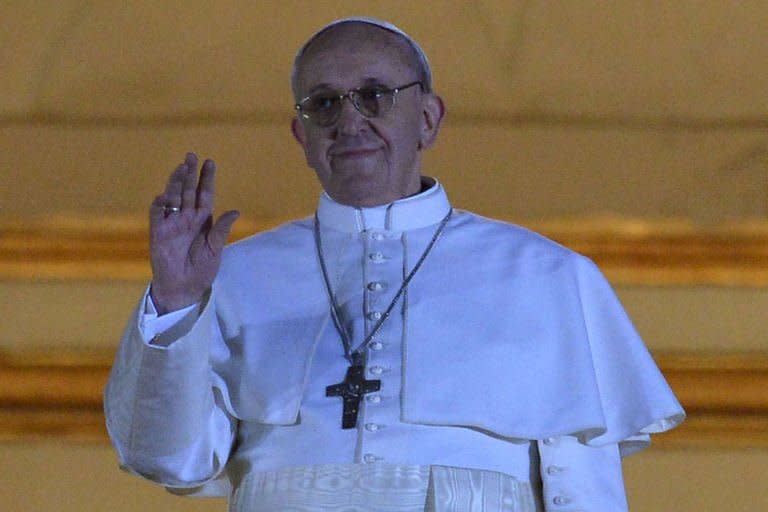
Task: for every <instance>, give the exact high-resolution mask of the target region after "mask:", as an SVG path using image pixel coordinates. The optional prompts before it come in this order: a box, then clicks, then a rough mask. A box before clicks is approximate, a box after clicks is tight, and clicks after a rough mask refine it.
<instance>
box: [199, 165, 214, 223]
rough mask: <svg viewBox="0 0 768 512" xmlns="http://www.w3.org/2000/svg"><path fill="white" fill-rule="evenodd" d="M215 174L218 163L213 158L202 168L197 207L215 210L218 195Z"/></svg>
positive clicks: (209, 210) (210, 210)
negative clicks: (215, 199)
mask: <svg viewBox="0 0 768 512" xmlns="http://www.w3.org/2000/svg"><path fill="white" fill-rule="evenodd" d="M215 175H216V164H215V163H213V160H206V161H205V162H204V163H203V168H202V169H201V170H200V183H199V184H198V185H197V207H198V208H200V209H202V210H205V211H208V212H212V211H213V203H214V198H215V195H216V187H215V180H214V177H215Z"/></svg>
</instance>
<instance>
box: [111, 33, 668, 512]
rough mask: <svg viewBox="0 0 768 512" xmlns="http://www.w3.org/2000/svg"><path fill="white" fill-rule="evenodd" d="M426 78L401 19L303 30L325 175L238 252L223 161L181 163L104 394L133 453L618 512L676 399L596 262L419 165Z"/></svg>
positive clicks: (480, 501) (303, 480)
mask: <svg viewBox="0 0 768 512" xmlns="http://www.w3.org/2000/svg"><path fill="white" fill-rule="evenodd" d="M431 81H432V77H431V72H430V69H429V64H428V61H427V59H426V57H425V56H424V53H423V52H422V50H421V49H420V48H419V46H418V45H417V44H416V43H415V42H414V41H413V40H412V39H411V38H410V37H408V36H407V35H405V34H404V33H403V32H401V31H400V30H399V29H397V28H396V27H394V26H392V25H390V24H388V23H386V22H382V21H378V20H371V19H362V18H352V19H345V20H339V21H337V22H334V23H332V24H331V25H329V26H327V27H325V28H323V29H322V30H321V31H319V32H318V33H317V34H315V35H314V36H313V37H312V38H310V40H309V41H308V42H307V43H306V45H305V46H304V47H303V48H302V49H301V50H300V51H299V53H298V54H297V57H296V61H295V66H294V73H293V77H292V86H293V90H294V95H295V97H296V102H297V105H296V118H295V119H294V120H293V124H292V131H293V134H294V136H295V138H296V140H297V141H298V142H299V144H300V145H301V146H302V148H303V149H304V152H305V155H306V159H307V162H308V164H309V166H310V167H312V168H313V169H314V170H315V172H316V174H317V177H318V179H319V181H320V183H321V184H322V186H323V188H324V190H325V194H323V196H322V197H321V199H320V203H319V206H318V210H317V213H316V215H315V216H314V217H313V218H308V219H304V220H300V221H297V222H294V223H290V224H287V225H285V226H281V227H279V228H277V229H276V230H273V231H270V232H267V233H262V234H260V235H257V236H254V237H251V238H249V239H246V240H243V241H240V242H238V243H236V244H233V245H231V246H229V247H228V248H227V249H225V250H223V246H224V244H225V241H226V238H227V235H228V232H229V228H230V226H231V225H232V223H233V222H234V221H235V219H236V218H237V213H236V212H233V211H230V212H226V213H224V214H223V215H221V216H220V217H219V218H218V219H217V220H216V221H215V222H213V217H212V216H211V213H212V210H213V180H214V178H213V174H214V164H213V162H211V161H209V160H208V161H206V162H205V163H203V165H202V169H201V172H200V179H199V183H197V181H198V180H197V176H196V174H197V166H198V164H197V158H196V156H195V155H193V154H189V155H187V157H186V159H185V161H184V163H183V164H181V165H179V167H177V169H176V170H175V171H174V173H173V174H172V175H171V177H170V179H169V182H168V184H167V186H166V189H165V191H164V192H163V193H162V194H160V195H159V196H158V197H157V198H156V199H155V201H154V202H153V204H152V207H151V209H150V233H151V241H150V242H151V244H150V246H151V262H152V269H153V277H152V283H151V286H150V288H149V291H148V293H147V294H146V295H145V297H144V299H143V300H142V302H141V304H140V306H139V309H138V311H137V313H136V315H135V316H134V318H133V319H132V320H131V322H130V324H129V326H128V329H127V330H126V333H125V335H124V336H123V340H122V342H121V346H120V349H119V352H118V354H117V358H116V361H115V365H114V367H113V370H112V376H111V378H110V383H109V385H108V387H107V390H106V397H105V410H106V415H107V426H108V429H109V432H110V435H111V436H112V439H113V441H114V444H115V447H116V449H117V451H118V453H119V455H120V458H121V462H122V464H123V465H124V466H125V467H127V468H130V469H131V470H132V471H134V472H136V473H138V474H140V475H143V476H145V477H147V478H150V479H152V480H154V481H156V482H159V483H161V484H163V485H165V486H166V487H168V488H171V489H176V490H178V491H179V492H187V493H209V494H211V493H213V494H215V493H230V510H236V511H241V510H242V511H245V510H248V511H267V510H283V509H286V510H306V511H310V510H312V511H314V510H344V511H351V510H382V511H384V510H387V511H389V510H398V511H399V510H408V511H411V510H419V511H424V510H434V511H449V510H450V511H457V512H458V511H462V512H464V511H469V510H472V511H485V512H499V511H533V510H547V511H550V510H577V509H578V510H593V511H618V510H626V508H627V505H626V499H625V496H624V489H623V483H622V477H621V456H622V455H626V454H628V453H630V452H632V451H635V450H637V449H639V448H641V447H643V446H645V445H647V444H648V439H649V436H648V434H650V433H654V432H661V431H664V430H667V429H669V428H672V427H674V426H675V425H676V424H677V423H679V422H680V421H682V418H683V412H682V409H681V408H680V406H679V404H678V403H677V401H676V400H675V398H674V396H673V395H672V393H671V391H670V390H669V388H668V387H667V385H666V383H665V382H664V379H663V378H662V377H661V375H660V373H659V372H658V369H657V368H656V366H655V365H654V363H653V361H652V359H651V358H650V356H649V355H648V352H647V350H646V349H645V347H644V346H643V344H642V342H641V341H640V340H639V338H638V337H637V335H636V333H635V332H634V330H633V328H632V326H631V324H630V323H629V321H628V319H627V318H626V316H625V314H624V312H623V310H622V309H621V306H620V305H619V303H618V301H617V300H616V298H615V296H614V295H613V293H612V291H611V290H610V287H609V286H608V285H607V283H606V282H605V280H604V279H603V277H602V276H601V275H600V273H599V272H598V271H597V269H596V268H595V267H594V265H593V264H592V263H591V262H590V261H588V260H586V259H585V258H583V257H581V256H579V255H577V254H574V253H573V252H571V251H568V250H567V249H565V248H563V247H560V246H558V245H556V244H554V243H552V242H550V241H548V240H546V239H544V238H542V237H540V236H538V235H536V234H533V233H531V232H529V231H526V230H524V229H522V228H519V227H516V226H512V225H508V224H504V223H501V222H496V221H492V220H489V219H483V218H481V217H478V216H476V215H473V214H471V213H467V212H462V211H458V210H454V209H452V208H451V206H450V203H449V202H448V199H447V196H446V195H445V192H444V190H443V189H442V187H441V186H440V184H439V183H438V182H437V181H436V180H434V179H432V178H428V177H424V176H422V175H421V172H420V168H421V165H420V164H421V154H422V151H424V150H426V149H427V148H429V147H430V146H432V144H433V143H434V141H435V139H436V137H437V134H438V132H439V128H440V123H441V120H442V118H443V113H444V107H443V103H442V100H441V99H440V98H439V97H438V96H437V95H435V94H434V93H433V91H432V83H431ZM222 253H223V254H222ZM217 486H218V487H217Z"/></svg>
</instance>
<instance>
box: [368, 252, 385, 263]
mask: <svg viewBox="0 0 768 512" xmlns="http://www.w3.org/2000/svg"><path fill="white" fill-rule="evenodd" d="M368 259H370V260H371V261H372V262H374V263H381V262H382V261H384V255H383V254H381V253H380V252H372V253H371V254H369V255H368Z"/></svg>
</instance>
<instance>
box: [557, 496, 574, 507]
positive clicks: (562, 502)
mask: <svg viewBox="0 0 768 512" xmlns="http://www.w3.org/2000/svg"><path fill="white" fill-rule="evenodd" d="M570 502H571V500H570V499H568V498H566V497H565V496H555V497H554V499H553V500H552V503H554V504H555V505H567V504H569V503H570Z"/></svg>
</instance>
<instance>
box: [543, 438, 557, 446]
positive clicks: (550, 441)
mask: <svg viewBox="0 0 768 512" xmlns="http://www.w3.org/2000/svg"><path fill="white" fill-rule="evenodd" d="M556 442H557V439H556V438H554V437H548V438H546V439H544V444H545V445H547V446H552V445H553V444H555V443H556Z"/></svg>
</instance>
